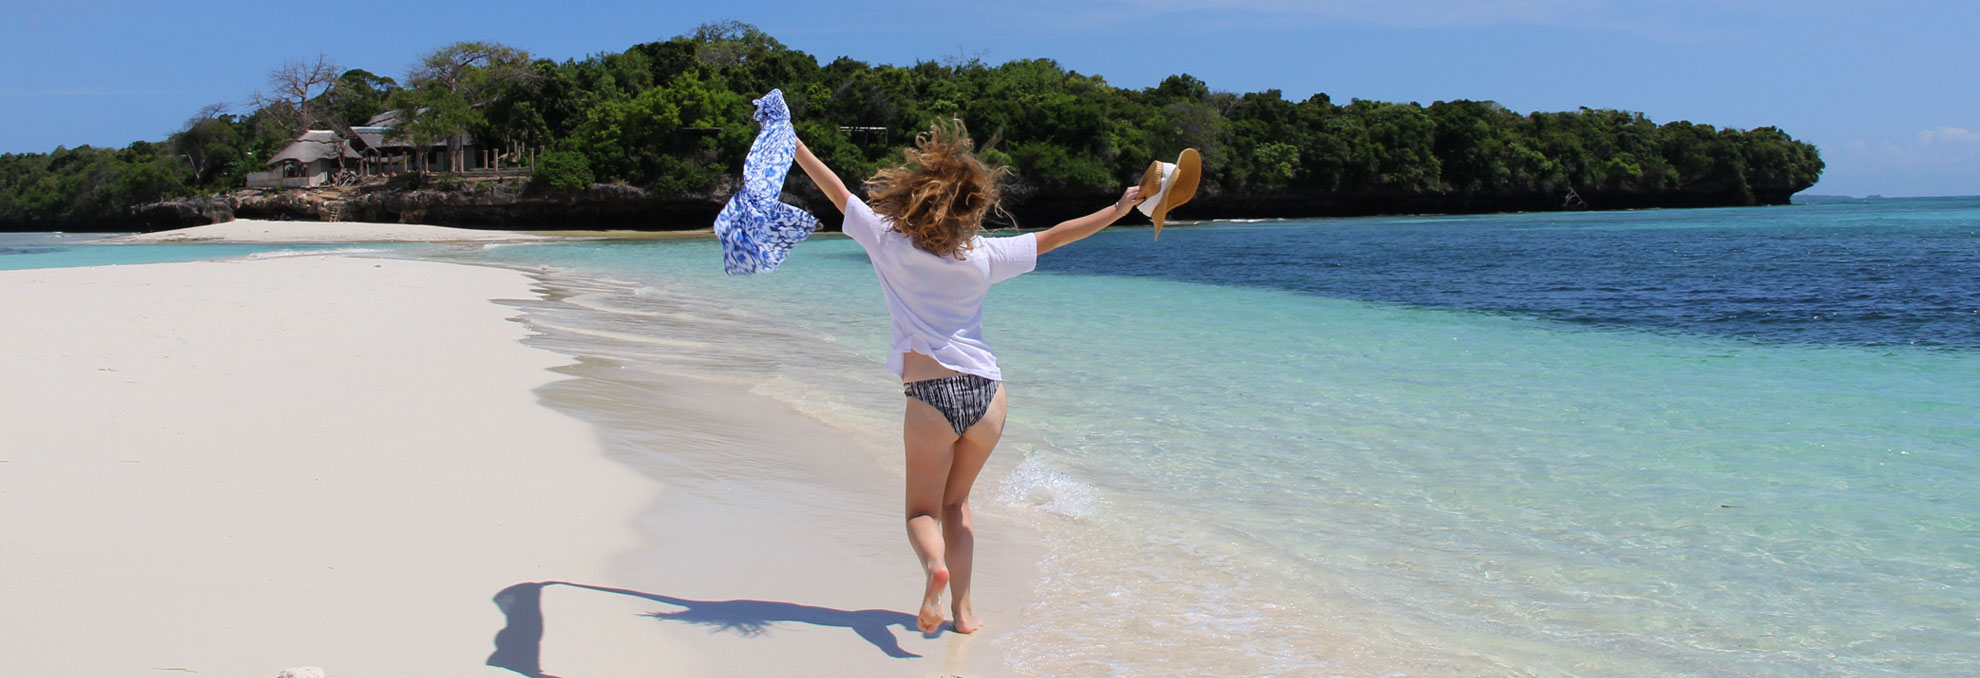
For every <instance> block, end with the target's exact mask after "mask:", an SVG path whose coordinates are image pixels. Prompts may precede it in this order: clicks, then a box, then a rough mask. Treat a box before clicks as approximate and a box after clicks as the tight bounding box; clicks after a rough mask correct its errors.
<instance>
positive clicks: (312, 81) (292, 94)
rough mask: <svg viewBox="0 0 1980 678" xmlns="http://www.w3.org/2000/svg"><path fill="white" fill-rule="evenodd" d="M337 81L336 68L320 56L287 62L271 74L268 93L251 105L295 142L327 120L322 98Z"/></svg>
mask: <svg viewBox="0 0 1980 678" xmlns="http://www.w3.org/2000/svg"><path fill="white" fill-rule="evenodd" d="M336 79H337V65H336V64H334V63H331V62H330V58H329V57H326V56H324V55H323V54H322V53H321V52H319V53H317V55H316V57H315V58H314V59H301V60H291V61H285V62H283V63H282V66H281V67H280V68H277V69H275V70H272V71H269V72H268V87H267V89H263V90H261V91H258V92H255V93H254V94H253V96H252V97H251V98H250V103H251V105H253V106H254V107H255V108H258V109H261V111H262V112H263V113H265V114H266V115H267V117H266V119H267V120H269V121H270V122H271V123H272V124H274V125H275V126H276V128H277V129H278V130H280V131H281V132H282V133H283V134H285V135H286V136H288V137H289V138H291V139H294V138H296V137H299V136H302V133H303V132H307V131H309V130H312V129H317V128H318V126H319V125H321V124H322V123H323V122H324V121H325V120H327V119H328V115H327V111H326V107H325V102H324V101H323V100H322V95H323V93H324V92H327V91H329V89H330V86H331V84H332V83H334V82H335V81H336Z"/></svg>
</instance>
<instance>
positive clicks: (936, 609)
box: [914, 565, 949, 633]
mask: <svg viewBox="0 0 1980 678" xmlns="http://www.w3.org/2000/svg"><path fill="white" fill-rule="evenodd" d="M948 585H949V567H948V566H947V565H936V566H935V567H934V569H931V570H929V571H928V588H927V589H926V590H924V591H923V592H922V594H921V614H919V615H916V616H915V618H914V625H915V626H916V627H917V628H920V629H921V632H922V633H934V632H936V631H940V630H942V622H944V621H947V620H945V619H943V618H942V589H943V588H944V587H947V586H948Z"/></svg>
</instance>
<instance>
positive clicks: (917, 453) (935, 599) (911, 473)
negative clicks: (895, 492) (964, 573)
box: [902, 398, 957, 633]
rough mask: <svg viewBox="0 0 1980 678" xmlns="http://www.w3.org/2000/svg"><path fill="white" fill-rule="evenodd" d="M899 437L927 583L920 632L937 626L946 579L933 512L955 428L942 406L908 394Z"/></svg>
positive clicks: (913, 539) (910, 526)
mask: <svg viewBox="0 0 1980 678" xmlns="http://www.w3.org/2000/svg"><path fill="white" fill-rule="evenodd" d="M904 419H905V421H904V423H903V424H902V429H903V431H902V437H903V438H904V439H905V441H906V443H907V534H908V544H910V545H912V546H913V547H914V555H915V556H916V557H918V558H920V559H921V569H922V572H923V573H924V574H926V575H927V577H928V579H927V585H926V587H924V588H923V590H922V594H921V611H920V613H919V614H917V615H915V626H916V627H919V628H920V629H921V632H922V633H934V632H936V631H938V630H940V629H941V628H942V588H943V587H944V586H947V585H948V583H949V566H948V561H947V555H946V554H947V547H946V545H945V544H944V543H943V539H942V527H941V524H940V523H939V522H937V521H938V516H939V515H941V514H940V513H938V512H939V511H941V509H942V493H943V491H944V489H945V487H946V485H947V482H948V479H949V475H950V467H951V466H952V463H951V462H953V461H954V459H955V445H956V441H957V437H956V431H955V429H954V428H953V427H950V426H949V420H948V419H945V418H943V417H942V412H941V410H937V409H935V406H933V405H929V404H928V403H924V402H921V401H919V400H915V399H913V398H908V399H907V415H906V417H905V418H904Z"/></svg>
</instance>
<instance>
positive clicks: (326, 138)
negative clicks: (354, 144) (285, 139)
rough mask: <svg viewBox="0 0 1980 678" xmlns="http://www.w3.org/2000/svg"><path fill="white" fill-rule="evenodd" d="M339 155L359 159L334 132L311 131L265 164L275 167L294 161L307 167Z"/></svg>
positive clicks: (297, 138)
mask: <svg viewBox="0 0 1980 678" xmlns="http://www.w3.org/2000/svg"><path fill="white" fill-rule="evenodd" d="M339 153H342V154H343V156H344V157H346V158H356V157H359V156H358V152H357V151H356V150H353V149H352V148H351V145H350V144H347V143H344V140H343V139H339V138H337V133H336V132H332V131H330V130H327V129H313V130H310V131H307V132H304V133H303V135H302V136H300V137H296V140H295V141H292V142H289V146H288V148H284V149H282V152H281V153H277V154H275V157H273V158H269V159H268V162H267V163H266V164H269V165H276V164H280V163H281V162H282V161H285V160H294V161H296V162H299V163H302V164H304V165H307V164H310V163H312V162H316V161H318V160H322V159H325V158H335V157H337V155H338V154H339Z"/></svg>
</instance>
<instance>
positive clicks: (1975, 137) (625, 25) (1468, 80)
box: [0, 0, 1980, 196]
mask: <svg viewBox="0 0 1980 678" xmlns="http://www.w3.org/2000/svg"><path fill="white" fill-rule="evenodd" d="M336 7H338V4H337V3H301V2H256V3H241V2H207V1H204V0H183V1H177V2H164V1H155V2H135V1H128V0H0V64H4V65H0V153H5V152H45V151H48V150H52V149H53V148H54V147H56V146H57V145H67V146H79V145H83V144H90V145H96V146H122V145H124V144H127V143H129V142H131V141H134V140H138V139H150V140H159V139H163V138H164V137H165V136H166V135H168V134H170V133H171V132H172V131H173V130H175V129H177V128H178V127H179V126H180V125H181V124H182V123H183V122H184V121H185V120H186V119H187V118H188V117H190V116H192V115H193V114H194V113H196V112H197V111H198V110H199V109H200V107H201V106H204V105H207V104H211V103H219V102H228V103H234V104H236V106H237V107H238V106H239V103H240V102H242V101H245V100H246V99H247V98H248V95H249V94H250V93H252V92H253V91H254V90H255V89H257V88H259V87H261V86H262V85H263V83H264V81H265V80H266V77H267V73H268V71H269V70H270V69H272V68H274V67H276V66H279V65H281V63H282V62H283V61H285V60H289V59H300V58H307V57H312V56H314V55H315V54H317V53H318V52H322V53H324V54H325V55H327V56H328V57H329V58H330V59H331V60H333V61H335V62H336V63H338V64H340V65H342V66H344V67H346V68H364V69H367V70H370V71H373V72H376V73H380V74H383V75H390V76H393V77H403V75H404V73H405V70H406V67H407V66H408V65H410V64H411V63H412V61H413V60H414V59H416V58H417V57H418V56H419V55H420V54H422V53H424V52H427V51H430V50H432V49H434V48H436V47H440V46H442V45H445V44H447V43H450V42H454V41H458V40H471V39H472V40H494V41H498V42H503V43H507V44H510V45H514V46H516V47H520V48H523V49H526V50H529V51H530V52H531V53H533V54H535V55H537V56H541V57H549V58H554V59H559V60H562V59H568V58H582V57H584V56H586V55H589V54H595V53H599V52H616V51H620V50H623V49H625V48H626V47H628V46H631V45H633V44H636V43H640V42H647V41H654V40H664V39H666V38H669V37H672V36H675V35H679V34H682V33H686V32H689V31H691V30H692V29H693V28H694V27H695V26H696V25H698V24H701V23H704V22H708V21H719V20H723V19H736V20H740V21H745V22H748V23H752V24H755V25H756V26H758V27H760V28H762V29H764V30H765V31H767V32H769V33H770V34H771V35H773V36H775V37H776V38H777V39H778V40H780V41H782V42H783V43H784V44H786V45H788V46H790V47H793V48H795V49H799V50H803V51H805V52H808V53H810V54H812V55H813V56H815V57H817V58H818V59H819V60H820V61H821V62H823V61H830V60H831V59H833V58H835V57H838V56H841V55H844V56H851V57H853V58H856V59H859V60H862V61H866V62H869V63H895V64H907V63H912V62H914V61H916V60H925V59H942V58H946V57H954V56H963V57H980V58H982V59H984V60H985V61H988V62H992V63H1001V62H1003V61H1007V60H1011V59H1020V58H1037V57H1044V58H1051V59H1055V60H1057V61H1058V62H1059V63H1060V64H1062V65H1064V66H1065V67H1067V68H1070V69H1073V70H1076V71H1079V72H1082V73H1090V74H1099V75H1102V76H1105V77H1106V78H1107V80H1108V82H1110V83H1112V84H1114V85H1116V86H1120V87H1134V88H1140V87H1148V86H1152V85H1154V84H1155V83H1157V82H1159V81H1160V80H1161V78H1162V77H1163V76H1165V75H1168V74H1171V73H1189V74H1192V75H1195V76H1197V77H1198V78H1201V79H1202V80H1204V81H1205V82H1207V83H1209V84H1210V87H1211V88H1212V89H1216V90H1223V91H1232V92H1248V91H1256V90H1261V89H1268V88H1278V89H1281V90H1283V91H1284V92H1285V94H1286V96H1287V97H1288V98H1292V99H1303V98H1305V97H1306V96H1308V95H1311V94H1313V93H1315V92H1326V93H1327V94H1329V95H1331V96H1332V97H1333V98H1334V100H1335V101H1338V102H1346V101H1347V100H1349V99H1354V98H1361V99H1378V100H1384V101H1416V102H1421V103H1424V104H1429V103H1430V102H1432V101H1437V100H1441V99H1460V98H1462V99H1491V100H1494V101H1498V102H1499V103H1501V104H1504V105H1505V106H1507V107H1508V108H1511V109H1513V110H1515V111H1520V112H1528V111H1535V110H1546V111H1553V110H1572V109H1574V108H1576V107H1579V106H1588V107H1593V108H1619V109H1624V110H1632V111H1642V112H1643V113H1645V114H1647V115H1649V116H1650V117H1651V119H1653V120H1656V121H1658V122H1669V121H1673V120H1691V121H1693V122H1698V123H1706V124H1712V125H1718V126H1731V127H1741V128H1748V127H1756V126H1761V125H1775V126H1778V127H1781V128H1782V129H1785V130H1787V131H1788V133H1789V134H1792V135H1794V136H1795V138H1797V139H1801V140H1804V141H1808V142H1811V143H1814V144H1815V145H1817V146H1818V147H1820V148H1821V149H1822V157H1823V159H1824V160H1826V161H1827V162H1828V170H1827V171H1826V172H1825V173H1824V174H1823V179H1822V182H1821V183H1820V184H1817V185H1816V186H1815V187H1814V188H1813V189H1810V191H1809V192H1810V193H1831V194H1845V195H1865V194H1882V195H1888V196H1904V195H1975V194H1980V49H1976V48H1974V47H1972V46H1971V42H1972V40H1973V36H1974V35H1975V34H1980V2H1973V1H1971V0H1881V1H1878V2H1868V1H1856V2H1841V1H1835V0H1798V1H1793V2H1789V1H1785V0H1718V1H1705V0H1658V1H1655V2H1622V1H1620V0H1473V1H1461V0H1420V1H1415V2H1411V1H1409V0H1387V1H1385V0H1306V1H1304V2H1302V1H1297V0H1194V1H1191V2H1183V1H1181V0H1143V1H1139V2H1130V1H1127V0H1094V1H1090V2H1078V1H1076V0H1058V1H1056V2H1047V1H1039V0H1007V1H1003V2H996V1H985V2H974V3H949V2H919V3H909V2H893V1H889V0H866V1H863V2H836V3H828V2H757V3H749V2H736V1H703V2H694V3H676V2H658V1H653V0H647V1H642V2H579V1H572V2H564V3H558V4H554V5H553V4H552V3H535V2H514V1H509V0H487V1H484V2H476V3H420V2H393V3H349V4H348V5H347V7H348V9H336Z"/></svg>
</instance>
